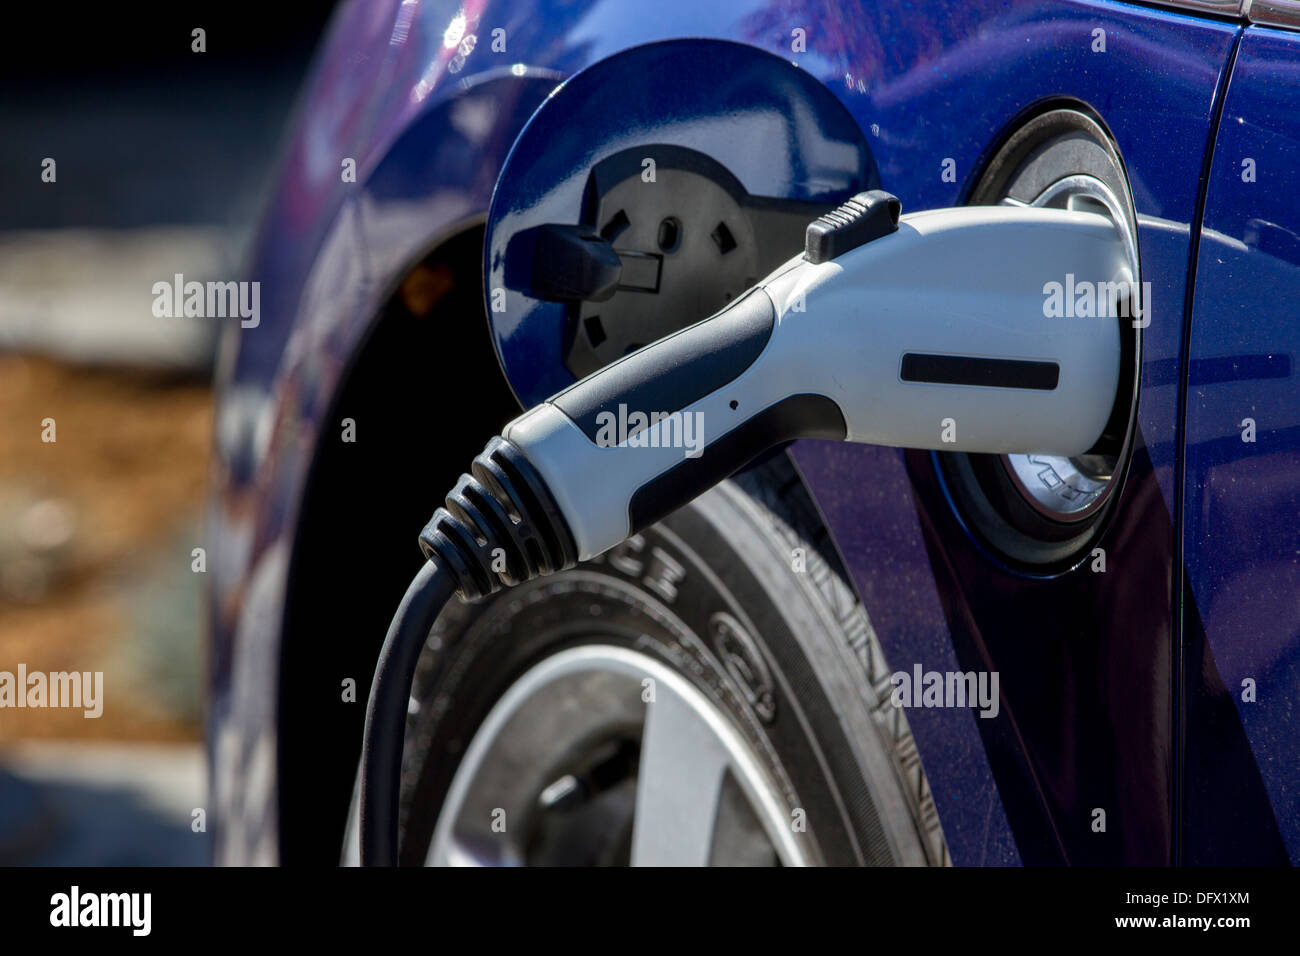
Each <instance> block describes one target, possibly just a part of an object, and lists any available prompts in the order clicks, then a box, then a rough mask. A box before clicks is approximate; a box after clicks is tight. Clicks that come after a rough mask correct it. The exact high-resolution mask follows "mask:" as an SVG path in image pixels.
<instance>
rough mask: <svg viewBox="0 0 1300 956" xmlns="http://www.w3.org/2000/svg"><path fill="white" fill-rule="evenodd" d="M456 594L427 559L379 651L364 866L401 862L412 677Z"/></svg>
mask: <svg viewBox="0 0 1300 956" xmlns="http://www.w3.org/2000/svg"><path fill="white" fill-rule="evenodd" d="M455 593H456V579H455V577H454V576H453V575H452V574H450V573H449V572H448V571H447V570H446V569H444V568H443V567H441V566H440V565H439V564H438V563H436V562H434V561H427V562H425V565H424V567H422V568H420V571H419V573H418V574H416V576H415V577H414V579H412V581H411V586H410V587H408V588H407V589H406V594H404V595H403V596H402V603H401V604H400V605H398V608H397V613H396V614H395V615H394V616H393V623H392V624H390V625H389V626H388V635H387V636H386V637H385V638H384V647H383V650H381V651H380V652H379V663H378V664H377V665H376V667H375V679H374V683H373V684H372V685H371V688H370V701H369V703H368V705H367V707H366V733H365V742H364V743H363V745H362V755H361V766H362V777H361V865H362V866H396V865H397V852H398V835H397V816H398V806H399V796H400V793H401V777H402V744H403V742H404V741H405V738H406V714H407V706H408V701H409V700H410V697H411V681H412V680H413V679H414V677H415V666H416V664H417V663H418V662H419V660H420V652H421V651H422V650H423V649H424V642H425V640H426V639H427V638H428V636H429V631H430V629H431V628H432V627H433V624H434V621H436V620H437V619H438V614H439V612H441V611H442V609H443V607H444V606H445V605H446V604H447V602H448V601H449V600H451V596H452V595H453V594H455Z"/></svg>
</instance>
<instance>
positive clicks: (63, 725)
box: [0, 355, 212, 743]
mask: <svg viewBox="0 0 1300 956" xmlns="http://www.w3.org/2000/svg"><path fill="white" fill-rule="evenodd" d="M49 419H53V422H54V425H53V436H52V437H54V438H55V440H54V441H44V440H42V438H43V435H44V436H45V437H50V430H49V423H48V421H47V420H49ZM211 436H212V402H211V393H210V389H209V388H208V386H207V385H206V384H203V383H196V382H194V381H193V380H178V379H176V378H163V377H159V376H158V375H156V374H150V373H143V372H140V373H131V372H123V371H120V370H112V371H109V370H104V369H94V368H80V367H73V366H69V365H64V364H59V363H56V362H53V361H50V360H46V359H39V358H27V357H22V356H15V355H0V670H7V671H11V672H12V671H16V670H17V666H18V664H19V663H23V664H25V665H26V666H27V670H28V672H29V673H30V672H33V671H46V672H48V671H66V670H76V671H88V670H89V671H100V670H102V671H103V672H104V678H103V683H104V700H105V704H104V711H103V716H101V717H99V718H98V719H86V718H85V717H84V716H83V714H82V712H81V711H80V710H71V709H53V708H46V709H26V708H24V709H11V708H5V709H3V710H0V743H3V742H6V741H13V740H16V739H20V738H82V739H85V738H97V739H106V738H114V739H132V740H165V741H175V740H194V739H197V738H198V736H199V723H200V719H201V685H202V681H201V675H202V663H201V661H202V653H201V643H200V642H201V635H202V610H201V608H202V604H201V591H202V583H203V582H202V579H203V576H202V575H201V574H196V573H194V572H193V571H192V570H191V560H192V559H191V549H192V548H193V547H195V546H198V545H199V544H201V537H200V529H201V513H202V505H203V499H204V495H205V492H206V487H207V475H208V460H209V446H210V444H211Z"/></svg>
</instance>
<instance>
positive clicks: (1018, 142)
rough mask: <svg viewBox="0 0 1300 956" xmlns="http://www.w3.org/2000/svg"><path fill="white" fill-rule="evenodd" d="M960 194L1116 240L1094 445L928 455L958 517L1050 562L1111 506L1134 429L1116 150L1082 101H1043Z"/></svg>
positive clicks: (1025, 560)
mask: <svg viewBox="0 0 1300 956" xmlns="http://www.w3.org/2000/svg"><path fill="white" fill-rule="evenodd" d="M969 203H970V205H977V206H993V205H1010V206H1040V207H1047V208H1055V209H1069V210H1073V211H1078V212H1091V213H1096V214H1100V215H1105V216H1107V217H1108V218H1109V219H1110V220H1111V222H1112V224H1113V225H1114V226H1115V229H1116V232H1117V235H1118V238H1119V241H1121V242H1123V243H1124V245H1125V251H1126V254H1127V257H1128V259H1129V264H1130V269H1131V272H1132V275H1133V279H1134V282H1133V286H1132V291H1133V292H1134V293H1135V297H1134V298H1133V299H1130V300H1129V301H1127V302H1121V303H1117V305H1118V308H1117V309H1116V312H1117V315H1116V316H1115V321H1116V322H1118V323H1119V327H1120V343H1121V351H1120V372H1119V389H1118V390H1117V393H1116V396H1115V401H1114V404H1113V407H1112V409H1111V414H1110V418H1109V420H1108V421H1107V423H1106V427H1105V429H1104V431H1103V432H1102V435H1101V437H1100V438H1099V439H1098V441H1097V443H1096V445H1095V446H1094V447H1093V448H1091V449H1089V450H1088V452H1087V453H1086V454H1083V455H1076V456H1074V457H1070V458H1067V457H1063V456H1056V455H1041V454H1032V453H1031V454H1024V455H972V454H957V453H940V454H939V455H938V460H939V463H940V468H941V470H942V472H943V475H944V478H945V480H946V482H947V484H948V486H949V488H950V490H951V491H952V497H953V499H954V502H955V504H956V506H957V508H958V509H959V511H960V512H961V514H962V517H963V519H964V520H965V521H966V523H967V526H968V527H970V528H971V530H972V531H973V532H974V533H975V534H976V536H977V537H979V538H980V539H981V540H982V541H983V543H984V544H985V545H986V546H988V547H989V548H990V549H991V550H992V551H994V552H995V553H997V554H998V555H999V556H1000V557H1001V558H1002V559H1003V560H1005V561H1006V562H1007V563H1009V564H1011V565H1013V566H1016V567H1020V568H1022V569H1024V570H1029V571H1037V572H1043V573H1053V572H1055V571H1059V570H1063V569H1065V568H1068V567H1071V566H1073V565H1074V564H1075V563H1077V562H1078V561H1080V560H1081V559H1082V558H1085V557H1087V555H1088V553H1089V552H1090V550H1091V548H1092V546H1093V544H1094V543H1095V542H1096V540H1097V538H1098V537H1099V536H1100V535H1101V533H1102V531H1103V530H1104V527H1105V523H1106V519H1107V517H1108V515H1109V514H1111V513H1112V512H1113V510H1114V504H1115V501H1116V499H1117V498H1118V497H1119V490H1120V488H1121V487H1122V485H1123V478H1124V475H1125V473H1126V471H1127V468H1128V463H1129V459H1130V457H1131V454H1132V448H1133V443H1134V437H1135V433H1136V411H1137V399H1138V385H1139V381H1140V374H1139V371H1140V360H1141V341H1142V339H1141V326H1143V325H1145V324H1146V321H1147V318H1148V317H1149V314H1150V313H1149V309H1150V303H1149V302H1141V301H1139V300H1138V299H1137V298H1136V292H1137V290H1139V289H1141V288H1142V285H1141V273H1140V271H1139V257H1138V249H1137V215H1136V212H1135V210H1134V207H1133V198H1132V191H1131V190H1130V188H1129V183H1128V178H1127V176H1126V175H1125V172H1124V164H1123V161H1122V159H1121V158H1120V155H1119V152H1118V150H1117V149H1116V147H1115V145H1114V143H1113V142H1112V140H1111V138H1110V136H1109V135H1108V134H1107V132H1106V131H1105V129H1104V128H1103V127H1102V126H1101V124H1100V123H1099V122H1098V121H1097V120H1096V119H1094V118H1093V117H1092V116H1089V115H1088V114H1087V113H1085V112H1083V111H1082V110H1080V109H1076V108H1073V107H1065V108H1056V109H1050V110H1048V111H1046V112H1043V113H1040V114H1038V115H1037V116H1034V117H1032V118H1031V119H1029V120H1028V121H1027V122H1026V123H1024V124H1023V125H1021V126H1020V127H1019V128H1018V129H1016V130H1015V131H1014V132H1013V133H1012V134H1011V135H1010V136H1009V137H1008V138H1007V140H1006V141H1005V142H1004V143H1003V144H1002V146H1001V147H1000V148H999V149H998V150H997V151H996V152H995V153H994V154H993V156H992V158H991V159H990V160H989V162H988V163H987V165H986V166H985V168H984V170H983V172H982V174H981V175H980V177H979V179H978V180H977V182H976V185H975V188H974V189H973V190H972V192H971V195H970V199H969Z"/></svg>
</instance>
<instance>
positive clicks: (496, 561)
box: [420, 437, 578, 601]
mask: <svg viewBox="0 0 1300 956" xmlns="http://www.w3.org/2000/svg"><path fill="white" fill-rule="evenodd" d="M470 472H471V474H468V475H461V476H460V481H458V482H457V483H456V487H455V488H453V489H452V491H451V494H449V495H447V500H446V502H445V504H444V506H443V507H441V508H439V509H438V510H437V511H436V512H434V515H433V517H432V518H431V519H430V520H429V523H428V524H427V525H426V526H425V528H424V531H422V532H421V533H420V548H421V550H422V551H423V552H424V556H425V557H426V558H428V559H429V560H430V561H435V562H437V563H438V564H439V565H441V566H442V567H445V568H447V569H448V570H449V571H450V572H451V573H452V574H453V575H455V577H456V581H457V583H458V586H459V587H458V590H459V593H460V595H461V597H463V598H464V599H465V600H467V601H473V600H477V599H478V598H481V597H485V596H486V595H489V594H493V593H495V592H496V591H498V590H500V589H501V587H502V585H505V586H507V587H513V586H514V585H516V584H520V583H522V582H524V581H530V580H532V579H533V578H535V577H537V576H538V575H541V574H550V573H552V572H554V571H560V570H563V569H564V568H571V567H573V565H575V564H576V563H577V560H578V548H577V545H576V544H575V543H574V541H573V534H572V532H570V531H569V526H568V524H567V523H566V522H565V520H564V516H563V515H562V514H561V513H560V508H559V506H558V505H557V504H556V503H555V500H554V499H553V498H552V497H551V493H550V490H549V489H548V488H547V487H546V483H545V482H544V481H543V480H542V477H541V475H539V474H538V473H537V471H536V470H535V469H534V468H533V466H532V465H531V464H529V462H528V459H527V458H526V457H525V456H524V454H523V452H521V451H520V450H519V449H518V448H516V447H515V446H514V445H512V444H511V443H510V442H508V441H506V440H505V439H504V438H500V437H498V438H493V439H492V440H491V441H490V442H488V444H487V447H486V448H485V449H483V451H482V453H480V454H479V456H478V457H477V458H475V459H474V462H473V464H472V465H471V466H470Z"/></svg>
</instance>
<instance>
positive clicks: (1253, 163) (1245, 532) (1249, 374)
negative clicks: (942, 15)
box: [1185, 28, 1300, 862]
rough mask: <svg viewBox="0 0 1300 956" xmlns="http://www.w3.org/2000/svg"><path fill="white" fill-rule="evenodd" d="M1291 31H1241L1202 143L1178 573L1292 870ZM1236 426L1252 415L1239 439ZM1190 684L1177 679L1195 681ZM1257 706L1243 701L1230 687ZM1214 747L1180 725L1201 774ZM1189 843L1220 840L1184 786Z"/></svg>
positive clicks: (1296, 788)
mask: <svg viewBox="0 0 1300 956" xmlns="http://www.w3.org/2000/svg"><path fill="white" fill-rule="evenodd" d="M1297 90H1300V36H1297V35H1296V34H1286V33H1281V32H1279V31H1275V30H1266V29H1260V28H1251V29H1249V30H1247V31H1246V32H1245V34H1244V36H1243V37H1242V40H1241V46H1240V49H1239V50H1238V53H1237V58H1236V65H1235V69H1234V72H1233V75H1232V81H1231V84H1230V86H1229V87H1228V95H1227V99H1226V101H1225V103H1224V108H1223V119H1222V122H1221V124H1220V127H1219V133H1218V138H1217V142H1216V144H1215V149H1214V163H1213V167H1212V169H1211V175H1210V180H1209V189H1208V193H1207V196H1206V203H1205V220H1204V227H1203V229H1202V231H1201V242H1200V254H1199V256H1198V259H1197V275H1196V298H1195V302H1194V307H1193V312H1192V338H1191V364H1190V367H1189V370H1188V381H1187V479H1186V496H1187V498H1186V508H1185V528H1186V531H1185V533H1186V557H1185V560H1186V566H1187V578H1188V581H1189V583H1190V596H1191V597H1192V598H1194V600H1195V606H1196V608H1197V609H1198V610H1199V613H1200V618H1201V621H1202V622H1203V624H1204V629H1205V638H1206V640H1207V642H1208V644H1209V649H1210V650H1211V651H1212V652H1213V660H1214V663H1215V664H1216V665H1217V668H1218V672H1219V674H1220V675H1221V678H1222V686H1221V687H1218V688H1205V689H1203V690H1202V693H1205V694H1209V693H1212V692H1215V691H1216V690H1217V693H1218V694H1219V695H1220V696H1221V697H1222V699H1223V700H1224V701H1225V702H1226V701H1228V700H1230V701H1231V702H1232V703H1233V704H1234V705H1235V712H1236V714H1237V715H1238V716H1239V718H1240V721H1241V726H1242V728H1243V729H1244V731H1245V735H1246V737H1247V738H1248V739H1249V742H1250V748H1251V750H1252V751H1253V752H1254V755H1255V760H1256V763H1257V764H1258V767H1259V773H1260V775H1261V777H1262V779H1263V784H1264V786H1265V788H1266V789H1267V792H1268V795H1269V797H1270V799H1271V802H1272V808H1273V810H1274V813H1275V815H1276V819H1277V824H1278V826H1279V828H1280V830H1281V834H1282V837H1283V839H1284V840H1285V842H1286V846H1287V849H1288V851H1289V853H1290V857H1291V860H1292V862H1300V733H1297V731H1296V728H1297V720H1300V713H1297V707H1300V702H1298V701H1297V697H1296V691H1297V688H1300V370H1298V369H1297V365H1298V364H1300V294H1298V293H1297V290H1300V221H1298V220H1297V209H1300V165H1298V164H1297V161H1296V159H1297V156H1300V116H1298V115H1297V110H1296V91H1297ZM1247 419H1251V420H1253V422H1254V435H1253V439H1254V440H1253V441H1246V440H1245V439H1246V438H1248V437H1252V436H1250V435H1248V434H1247V426H1246V425H1245V424H1244V423H1245V422H1246V420H1247ZM1199 678H1200V675H1198V674H1196V673H1195V672H1192V673H1189V674H1188V675H1187V679H1188V681H1189V683H1192V684H1193V685H1195V684H1197V683H1199V682H1200V680H1199ZM1246 681H1253V682H1254V683H1255V695H1254V697H1255V699H1254V701H1253V702H1248V701H1246V700H1245V699H1244V695H1245V693H1246V689H1245V686H1244V682H1246ZM1218 744H1219V740H1218V737H1217V735H1216V734H1215V732H1214V728H1213V727H1210V726H1207V725H1205V724H1204V723H1193V724H1191V725H1190V726H1189V729H1188V736H1187V744H1186V745H1187V748H1188V750H1189V751H1194V752H1197V753H1198V754H1200V755H1202V756H1203V759H1204V761H1205V763H1206V764H1207V765H1208V767H1209V769H1207V771H1206V773H1207V774H1208V773H1210V772H1212V771H1213V766H1214V764H1215V763H1216V762H1217V749H1218ZM1188 799H1189V809H1188V812H1189V818H1190V819H1191V821H1192V822H1193V823H1194V824H1195V825H1194V827H1192V828H1190V832H1189V834H1188V843H1189V850H1193V849H1195V850H1196V851H1197V854H1198V856H1201V857H1204V856H1207V855H1210V854H1213V853H1224V854H1226V853H1231V852H1233V849H1234V848H1233V847H1230V846H1229V847H1224V846H1222V845H1221V844H1222V840H1221V838H1220V836H1219V834H1218V832H1217V830H1218V829H1219V828H1221V826H1222V824H1221V820H1220V819H1219V816H1218V812H1217V811H1218V810H1219V809H1220V808H1217V807H1212V806H1205V805H1203V791H1202V790H1201V789H1200V788H1191V789H1190V790H1189V793H1188Z"/></svg>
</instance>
